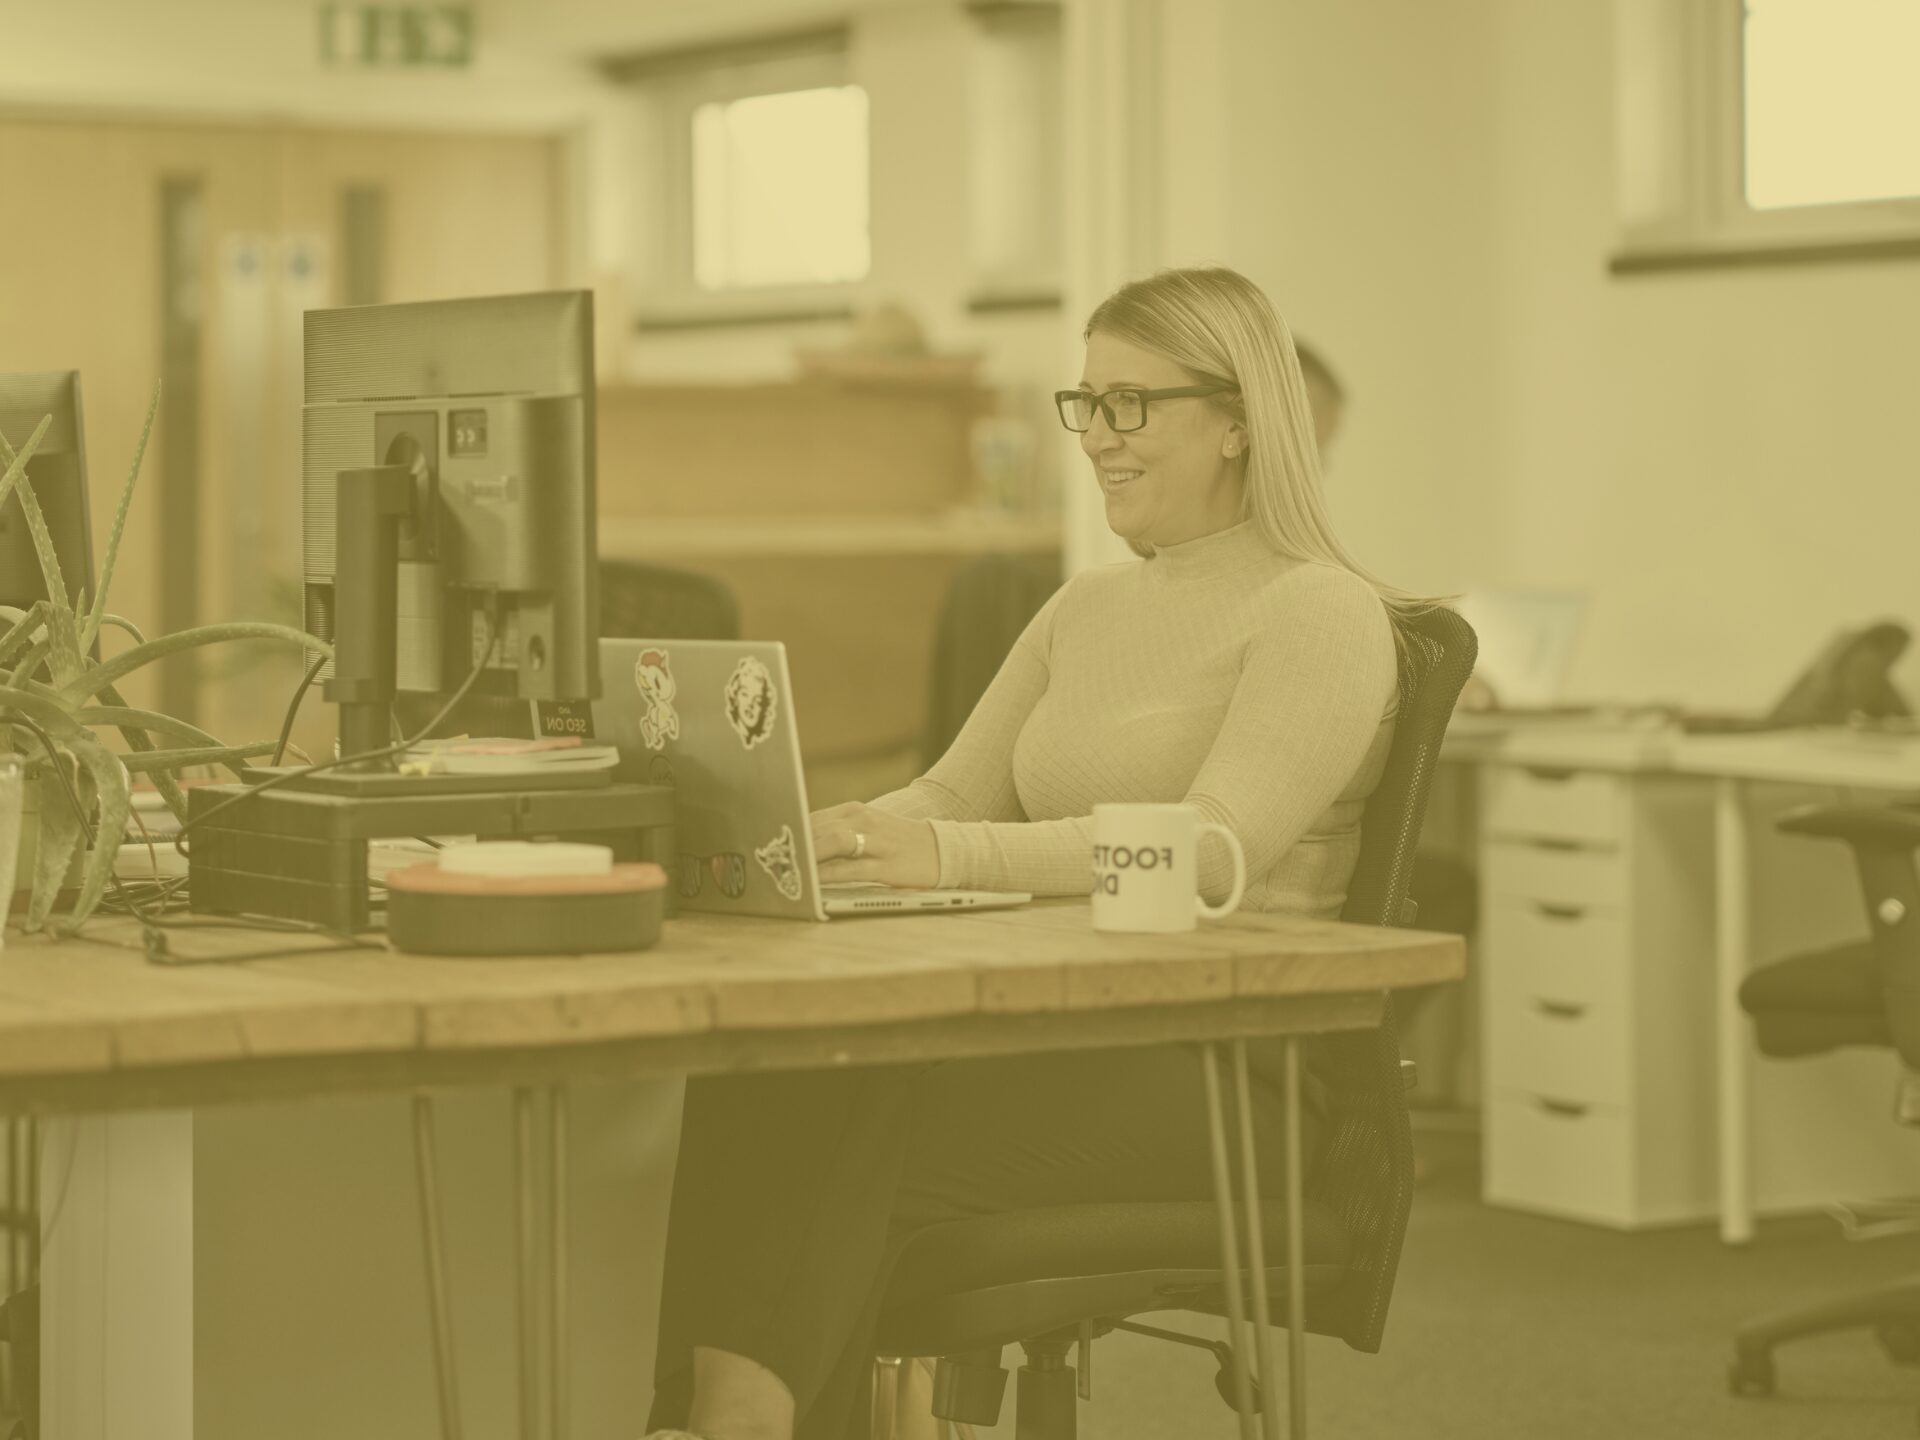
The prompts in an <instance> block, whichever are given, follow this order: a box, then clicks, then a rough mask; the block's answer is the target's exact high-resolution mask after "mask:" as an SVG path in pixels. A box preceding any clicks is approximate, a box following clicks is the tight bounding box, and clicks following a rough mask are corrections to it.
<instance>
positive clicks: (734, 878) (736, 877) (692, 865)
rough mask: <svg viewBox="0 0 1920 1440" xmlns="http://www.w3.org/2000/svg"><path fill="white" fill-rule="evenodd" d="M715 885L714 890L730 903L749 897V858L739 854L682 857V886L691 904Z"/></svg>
mask: <svg viewBox="0 0 1920 1440" xmlns="http://www.w3.org/2000/svg"><path fill="white" fill-rule="evenodd" d="M709 881H711V882H712V884H713V888H714V889H716V890H718V891H719V892H720V893H721V894H722V895H724V896H726V897H727V899H729V900H738V899H739V898H740V897H741V896H742V895H744V894H746V893H747V857H746V856H744V855H742V854H741V853H740V852H739V851H737V850H725V851H722V852H721V853H720V854H718V855H690V854H687V853H686V852H684V851H683V852H682V853H681V855H680V874H679V876H678V881H677V883H678V885H679V888H680V893H681V894H682V895H683V896H685V897H686V898H687V899H689V900H691V899H693V898H694V897H695V896H697V895H698V894H699V893H700V892H701V891H702V890H704V889H706V888H707V883H708V882H709Z"/></svg>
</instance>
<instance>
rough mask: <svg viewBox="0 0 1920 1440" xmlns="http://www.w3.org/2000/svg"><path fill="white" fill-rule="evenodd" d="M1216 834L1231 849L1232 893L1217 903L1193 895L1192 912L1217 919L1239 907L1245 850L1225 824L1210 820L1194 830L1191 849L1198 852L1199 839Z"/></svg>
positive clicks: (1244, 881) (1243, 890)
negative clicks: (1209, 902)
mask: <svg viewBox="0 0 1920 1440" xmlns="http://www.w3.org/2000/svg"><path fill="white" fill-rule="evenodd" d="M1209 834H1213V835H1218V836H1219V837H1220V838H1221V839H1222V840H1224V841H1226V842H1227V846H1228V848H1229V849H1231V850H1232V851H1233V893H1232V894H1231V895H1229V896H1227V898H1226V899H1224V900H1222V901H1221V902H1220V903H1219V904H1218V905H1209V904H1207V902H1206V901H1205V900H1203V899H1202V898H1201V897H1200V896H1198V895H1196V896H1194V897H1193V909H1194V913H1195V914H1197V915H1199V916H1200V917H1201V918H1203V919H1206V920H1219V919H1222V918H1224V917H1225V916H1228V915H1231V914H1232V913H1233V912H1234V911H1236V910H1238V909H1239V908H1240V897H1241V896H1242V895H1244V894H1246V893H1247V852H1246V851H1244V850H1242V849H1241V848H1240V837H1239V836H1238V835H1236V834H1234V833H1233V831H1231V830H1229V829H1228V828H1227V827H1226V826H1224V825H1221V824H1218V823H1216V822H1215V821H1212V820H1202V821H1201V822H1200V828H1199V829H1198V830H1197V831H1195V832H1194V837H1193V849H1194V853H1195V854H1196V855H1197V854H1199V852H1200V841H1201V840H1202V839H1204V838H1205V837H1206V836H1207V835H1209Z"/></svg>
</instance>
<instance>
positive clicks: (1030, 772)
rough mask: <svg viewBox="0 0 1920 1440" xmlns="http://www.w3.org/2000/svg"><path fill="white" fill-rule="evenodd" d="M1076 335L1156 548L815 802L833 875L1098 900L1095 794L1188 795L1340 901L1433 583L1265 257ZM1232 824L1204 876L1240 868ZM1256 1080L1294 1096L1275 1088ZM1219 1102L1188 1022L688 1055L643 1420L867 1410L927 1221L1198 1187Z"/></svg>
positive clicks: (1098, 313) (1269, 870) (1314, 889)
mask: <svg viewBox="0 0 1920 1440" xmlns="http://www.w3.org/2000/svg"><path fill="white" fill-rule="evenodd" d="M1085 338H1086V344H1087V351H1086V366H1085V369H1084V371H1083V373H1082V377H1081V381H1080V384H1079V386H1078V387H1077V388H1076V389H1074V390H1071V391H1062V392H1061V393H1060V395H1059V397H1058V403H1059V406H1060V411H1061V419H1062V421H1063V422H1064V423H1065V424H1066V425H1067V426H1068V428H1069V429H1072V430H1075V431H1078V432H1079V433H1080V434H1081V448H1082V449H1083V450H1084V451H1085V453H1086V455H1087V458H1088V459H1089V460H1090V461H1091V462H1092V464H1093V469H1094V477H1095V479H1096V480H1097V482H1098V483H1099V485H1100V488H1101V491H1102V494H1103V495H1104V496H1105V500H1106V508H1107V523H1108V524H1109V525H1110V526H1112V528H1113V530H1114V532H1115V533H1116V534H1118V535H1120V536H1122V537H1123V538H1124V539H1126V540H1127V541H1128V542H1129V543H1130V544H1131V545H1132V547H1133V549H1134V550H1135V551H1136V552H1138V553H1139V554H1140V555H1141V556H1142V557H1144V559H1143V561H1142V563H1138V564H1132V563H1129V564H1121V565H1114V566H1108V567H1105V568H1102V569H1098V570H1093V571H1090V572H1088V573H1085V574H1082V575H1079V576H1076V577H1075V578H1074V579H1073V580H1072V581H1070V582H1069V583H1068V584H1067V585H1065V586H1064V587H1063V588H1062V589H1061V590H1060V591H1059V592H1058V593H1057V594H1055V595H1054V597H1053V599H1052V600H1050V601H1049V602H1048V603H1047V604H1046V606H1045V607H1044V608H1043V609H1042V610H1041V612H1040V613H1039V615H1038V616H1036V617H1035V618H1034V620H1033V622H1032V624H1030V625H1029V626H1028V627H1027V630H1026V632H1025V633H1024V634H1023V635H1022V636H1021V638H1020V640H1019V642H1018V643H1017V644H1016V645H1015V647H1014V650H1013V653H1012V654H1011V655H1009V656H1008V657H1007V660H1006V663H1005V664H1004V665H1003V666H1002V667H1001V669H1000V672H999V674H998V675H997V676H996V678H995V679H994V682H993V684H992V685H991V686H990V687H989V689H988V691H987V693H986V695H985V696H984V697H983V698H982V699H981V702H980V704H979V706H978V707H977V708H976V710H975V711H974V713H973V715H972V717H971V718H970V719H969V720H968V722H967V724H966V726H965V728H964V729H963V730H962V731H961V733H960V736H959V738H958V739H957V740H955V742H954V744H953V747H952V748H951V749H950V750H949V751H948V753H947V754H946V756H945V757H944V758H942V759H941V761H940V762H939V764H937V765H935V766H934V767H933V769H932V770H931V771H929V772H928V773H927V774H926V775H925V776H923V777H921V778H920V779H919V780H916V781H914V782H913V784H911V785H909V786H908V787H907V788H906V789H904V790H899V791H896V792H894V793H893V794H890V795H886V796H882V797H881V798H880V799H878V800H876V801H874V802H873V803H872V804H869V805H842V806H837V807H835V808H833V809H831V810H826V811H822V812H820V813H819V814H817V815H815V816H814V817H813V833H814V846H815V851H816V854H817V855H818V857H819V859H820V862H821V863H820V875H821V879H822V880H824V881H837V880H866V881H880V882H883V883H886V884H889V885H899V886H926V885H941V886H969V887H979V888H993V889H1019V890H1031V891H1033V892H1035V893H1036V894H1042V895H1084V894H1086V893H1088V892H1089V890H1090V889H1091V885H1092V873H1093V865H1092V840H1091V813H1092V809H1093V806H1094V805H1095V804H1098V803H1101V802H1104V801H1127V800H1143V801H1184V802H1185V803H1187V804H1189V805H1192V806H1193V807H1194V808H1195V809H1197V810H1199V811H1200V812H1201V813H1202V815H1203V816H1204V817H1205V818H1207V819H1210V820H1216V821H1219V822H1220V823H1222V824H1224V825H1227V826H1229V827H1231V828H1232V830H1233V831H1234V833H1235V834H1236V835H1237V836H1238V837H1239V839H1240V841H1241V843H1242V845H1243V846H1244V848H1245V850H1246V857H1247V873H1248V877H1249V880H1248V885H1247V892H1246V898H1245V900H1244V901H1243V905H1244V907H1245V908H1247V909H1252V910H1270V911H1283V912H1287V913H1293V914H1300V915H1311V916H1322V917H1331V916H1335V915H1337V914H1338V913H1339V910H1340V906H1341V903H1342V901H1343V899H1344V896H1345V892H1346V886H1347V881H1348V878H1349V876H1350V875H1351V873H1352V871H1353V866H1354V863H1355V860H1356V858H1357V856H1358V853H1359V841H1360V834H1359V823H1360V814H1361V809H1362V807H1363V805H1364V804H1365V801H1366V799H1367V796H1368V795H1369V794H1371V793H1372V790H1373V788H1374V786H1375V784H1376V783H1377V782H1378V780H1379V777H1380V773H1381V770H1382V768H1383V767H1384V766H1385V763H1386V757H1387V750H1388V746H1389V744H1390V743H1391V740H1392V733H1393V719H1394V714H1395V710H1396V704H1397V699H1398V688H1397V684H1396V673H1397V672H1396V663H1395V640H1394V632H1393V628H1392V625H1391V623H1390V619H1389V617H1390V614H1392V613H1394V612H1401V613H1411V612H1413V611H1415V610H1418V609H1420V608H1424V606H1423V602H1421V601H1419V600H1417V599H1415V597H1413V596H1411V595H1408V594H1406V593H1404V592H1401V591H1398V590H1394V589H1391V588H1389V587H1387V586H1385V585H1382V584H1381V583H1380V582H1378V581H1376V580H1374V579H1373V578H1372V577H1371V576H1369V575H1368V574H1367V573H1366V572H1365V571H1364V570H1362V569H1361V568H1360V567H1359V565H1358V564H1356V563H1355V562H1354V561H1353V559H1352V558H1351V557H1350V556H1349V555H1348V554H1347V552H1346V550H1345V549H1344V548H1343V547H1342V546H1341V544H1340V542H1339V540H1338V539H1337V538H1335V536H1334V534H1333V531H1332V528H1331V526H1330V524H1329V522H1328V520H1327V516H1326V511H1325V508H1324V505H1323V503H1322V500H1321V494H1320V481H1319V461H1318V457H1317V453H1316V450H1315V447H1314V440H1313V421H1312V417H1311V415H1310V413H1309V409H1308V403H1307V398H1306V392H1305V389H1304V384H1303V381H1302V379H1301V374H1300V367H1299V363H1298V360H1297V359H1296V357H1295V352H1294V346H1293V341H1292V339H1291V337H1290V336H1289V334H1288V332H1287V329H1286V326H1285V325H1284V323H1282V321H1281V320H1280V318H1279V316H1278V315H1276V314H1275V313H1274V310H1273V308H1272V306H1271V305H1270V304H1269V303H1268V301H1267V298H1266V296H1265V295H1264V294H1262V293H1261V291H1260V290H1259V289H1258V288H1257V287H1256V286H1254V285H1253V284H1252V283H1251V282H1249V281H1248V280H1246V279H1245V278H1244V277H1242V276H1240V275H1238V274H1236V273H1235V272H1233V271H1231V270H1221V269H1208V270H1174V271H1164V272H1162V273H1160V274H1157V275H1155V276H1152V277H1151V278H1149V279H1146V280H1140V281H1136V282H1134V283H1132V284H1129V285H1127V286H1125V287H1123V288H1122V289H1120V290H1119V291H1117V292H1116V293H1115V294H1114V295H1113V296H1111V297H1110V298H1109V299H1108V300H1106V301H1105V302H1104V303H1103V304H1102V305H1101V306H1100V307H1099V308H1098V309H1097V310H1095V311H1094V313H1093V316H1092V318H1091V319H1090V320H1089V321H1088V322H1087V328H1086V334H1085ZM1212 848H1217V849H1218V850H1219V851H1220V852H1221V853H1218V854H1214V853H1212ZM1212 848H1210V849H1209V850H1207V851H1203V854H1202V864H1201V877H1200V878H1201V887H1202V889H1203V890H1204V891H1206V892H1207V893H1208V894H1209V895H1218V894H1224V893H1225V892H1226V890H1227V889H1228V888H1229V886H1230V884H1231V874H1232V867H1231V859H1230V857H1229V856H1228V855H1227V854H1226V853H1225V849H1226V847H1224V846H1218V847H1212ZM1256 1108H1266V1109H1267V1111H1268V1114H1267V1116H1266V1118H1267V1119H1268V1121H1269V1122H1270V1123H1272V1124H1276V1125H1277V1124H1278V1123H1279V1121H1278V1118H1277V1117H1278V1114H1279V1100H1278V1094H1277V1092H1276V1091H1272V1090H1269V1089H1268V1088H1266V1087H1260V1088H1259V1089H1258V1090H1257V1093H1256ZM1204 1113H1205V1109H1204V1100H1203V1098H1202V1090H1201V1081H1200V1078H1199V1066H1198V1061H1197V1059H1196V1058H1195V1056H1194V1055H1193V1053H1192V1052H1191V1051H1190V1050H1187V1049H1176V1048H1168V1047H1161V1048H1155V1049H1147V1050H1127V1051H1103V1052H1090V1053H1082V1054H1070V1055H1050V1056H1035V1057H1021V1058H1015V1059H999V1060H984V1061H963V1062H952V1063H946V1064H939V1065H932V1066H923V1067H917V1068H910V1069H888V1070H873V1071H862V1072H856V1073H842V1074H809V1075H804V1076H776V1077H755V1076H746V1077H720V1078H717V1079H712V1080H700V1081H695V1082H693V1083H692V1084H690V1085H689V1086H688V1090H687V1102H686V1118H685V1125H684V1129H683V1133H682V1141H681V1156H680V1166H679V1170H678V1172H677V1174H676V1176H675V1182H674V1199H673V1211H672V1217H671V1221H670V1228H669V1232H668V1246H667V1267H666V1276H665V1281H664V1287H663V1296H662V1303H661V1327H660V1328H661V1336H660V1357H659V1366H658V1372H657V1373H658V1375H659V1381H660V1384H659V1393H658V1396H657V1399H656V1403H655V1407H654V1423H656V1424H682V1425H686V1426H688V1427H689V1429H690V1431H691V1433H693V1434H695V1435H697V1436H699V1437H701V1440H791V1437H801V1440H816V1437H817V1440H843V1437H847V1436H854V1437H860V1436H864V1435H865V1433H866V1406H867V1383H868V1376H869V1373H870V1369H871V1363H872V1348H871V1335H872V1331H873V1326H874V1321H875V1317H876V1315H877V1313H878V1309H879V1306H880V1302H881V1300H882V1298H883V1297H884V1295H885V1292H886V1286H887V1282H888V1279H889V1276H890V1275H891V1272H892V1269H893V1262H894V1260H895V1258H896V1257H897V1256H898V1254H899V1252H900V1250H901V1249H902V1248H903V1247H904V1245H905V1244H906V1242H907V1241H908V1240H909V1239H910V1238H911V1237H912V1236H913V1235H914V1234H915V1233H916V1232H917V1231H919V1230H921V1229H923V1228H925V1227H926V1226H928V1225H932V1224H937V1223H939V1222H941V1221H943V1220H950V1219H957V1218H960V1217H963V1216H967V1215H975V1214H981V1213H990V1212H993V1211H998V1210H1006V1209H1024V1208H1028V1207H1032V1206H1042V1205H1059V1204H1074V1203H1084V1202H1089V1201H1100V1200H1107V1201H1119V1200H1135V1201H1148V1200H1172V1199H1203V1198H1206V1197H1208V1196H1209V1195H1210V1193H1211V1190H1210V1184H1211V1182H1210V1178H1209V1177H1210V1171H1209V1169H1208V1158H1207V1149H1206V1140H1205V1133H1204V1128H1205V1127H1204V1124H1203V1120H1202V1117H1203V1116H1204ZM1310 1118H1311V1117H1310ZM1278 1148H1279V1147H1275V1146H1268V1147H1267V1150H1268V1151H1269V1152H1272V1151H1274V1150H1276V1149H1278ZM1312 1148H1313V1147H1312V1133H1311V1127H1310V1128H1309V1133H1308V1136H1307V1145H1306V1152H1307V1153H1308V1154H1309V1155H1311V1154H1312ZM1276 1163H1277V1162H1276ZM1263 1183H1269V1184H1273V1185H1278V1184H1279V1183H1280V1177H1279V1175H1278V1174H1277V1173H1275V1174H1272V1175H1268V1176H1264V1177H1263ZM664 1433H668V1434H682V1433H686V1432H664Z"/></svg>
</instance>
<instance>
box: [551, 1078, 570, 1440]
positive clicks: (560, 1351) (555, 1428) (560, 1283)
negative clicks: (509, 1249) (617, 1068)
mask: <svg viewBox="0 0 1920 1440" xmlns="http://www.w3.org/2000/svg"><path fill="white" fill-rule="evenodd" d="M547 1097H548V1101H549V1119H550V1121H551V1124H550V1126H549V1128H548V1132H547V1143H548V1157H547V1159H548V1171H547V1202H548V1203H547V1223H548V1224H549V1225H550V1226H552V1227H553V1228H552V1233H551V1236H550V1239H551V1242H552V1243H551V1246H550V1248H549V1253H548V1265H549V1267H550V1268H549V1269H548V1272H547V1300H548V1305H549V1315H548V1320H549V1323H550V1324H551V1325H552V1326H553V1329H552V1330H551V1331H550V1332H549V1334H550V1347H549V1350H548V1355H547V1358H548V1365H549V1367H550V1370H551V1373H550V1374H549V1375H548V1377H547V1381H548V1384H550V1385H551V1386H552V1387H553V1388H552V1389H551V1390H550V1391H549V1392H548V1394H549V1397H550V1401H551V1407H552V1411H551V1419H552V1422H553V1423H552V1433H551V1434H550V1435H549V1436H548V1440H567V1429H568V1426H569V1424H570V1423H571V1419H572V1416H571V1414H570V1411H571V1408H572V1406H571V1401H572V1392H573V1386H572V1384H571V1381H570V1377H569V1372H568V1368H567V1367H568V1364H569V1362H570V1357H569V1355H568V1341H569V1335H568V1332H567V1229H568V1213H567V1185H568V1175H567V1150H568V1144H569V1140H568V1134H567V1121H568V1114H567V1087H566V1086H564V1085H555V1086H554V1087H553V1088H552V1089H550V1090H549V1091H548V1092H547Z"/></svg>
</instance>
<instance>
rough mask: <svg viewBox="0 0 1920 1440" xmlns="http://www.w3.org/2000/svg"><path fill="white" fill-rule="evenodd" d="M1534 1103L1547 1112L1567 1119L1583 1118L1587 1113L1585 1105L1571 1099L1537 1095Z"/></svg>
mask: <svg viewBox="0 0 1920 1440" xmlns="http://www.w3.org/2000/svg"><path fill="white" fill-rule="evenodd" d="M1534 1103H1535V1104H1536V1105H1538V1106H1539V1107H1540V1108H1541V1109H1542V1110H1544V1111H1546V1112H1547V1114H1549V1115H1558V1116H1560V1117H1562V1118H1563V1119H1567V1120H1579V1119H1583V1118H1584V1117H1585V1116H1586V1113H1587V1107H1586V1106H1585V1105H1575V1104H1574V1103H1573V1102H1572V1101H1570V1100H1548V1099H1546V1098H1545V1097H1544V1096H1536V1097H1535V1099H1534Z"/></svg>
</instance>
